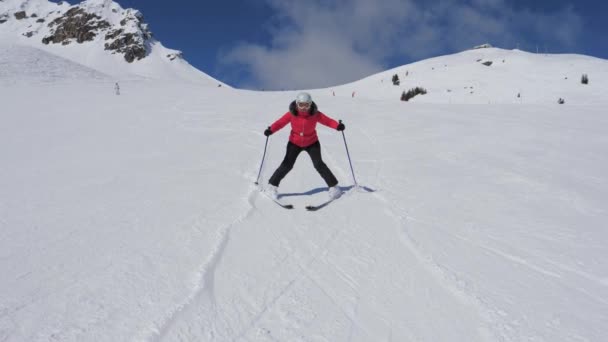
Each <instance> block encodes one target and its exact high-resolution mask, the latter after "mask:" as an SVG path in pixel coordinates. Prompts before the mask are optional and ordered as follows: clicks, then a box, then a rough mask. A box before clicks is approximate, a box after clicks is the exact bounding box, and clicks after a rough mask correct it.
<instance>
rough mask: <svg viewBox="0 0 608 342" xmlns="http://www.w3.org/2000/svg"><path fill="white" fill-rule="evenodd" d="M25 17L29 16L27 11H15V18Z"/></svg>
mask: <svg viewBox="0 0 608 342" xmlns="http://www.w3.org/2000/svg"><path fill="white" fill-rule="evenodd" d="M25 18H27V14H25V11H20V12H15V19H17V20H22V19H25Z"/></svg>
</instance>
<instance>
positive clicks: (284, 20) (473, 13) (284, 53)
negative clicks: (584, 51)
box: [220, 0, 582, 89]
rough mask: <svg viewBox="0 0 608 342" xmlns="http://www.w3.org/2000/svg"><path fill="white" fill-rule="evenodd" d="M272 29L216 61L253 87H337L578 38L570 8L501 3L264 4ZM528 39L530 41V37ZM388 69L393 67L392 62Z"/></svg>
mask: <svg viewBox="0 0 608 342" xmlns="http://www.w3.org/2000/svg"><path fill="white" fill-rule="evenodd" d="M267 2H268V4H269V5H270V7H271V8H272V9H273V10H274V11H275V15H276V17H277V18H278V25H277V26H275V27H273V28H271V29H270V30H269V33H270V34H271V36H272V41H271V42H269V43H268V44H267V45H255V44H247V43H245V44H243V43H241V44H238V45H236V46H234V47H233V48H232V49H231V50H230V51H228V52H227V53H224V54H222V56H221V57H220V58H221V59H222V62H223V63H224V65H226V66H228V67H230V66H234V65H240V66H243V67H245V69H246V70H247V71H248V73H249V74H250V76H251V82H252V84H254V85H256V86H257V87H259V88H270V89H296V88H297V89H303V88H316V87H323V86H331V85H336V84H342V83H346V82H349V81H354V80H356V79H359V78H362V77H365V76H368V75H370V74H373V73H375V72H379V71H381V70H384V69H386V68H387V66H388V64H389V61H391V60H395V59H397V58H398V59H399V60H404V63H403V64H405V63H406V62H407V61H408V60H416V59H420V58H425V57H429V56H432V55H437V54H441V53H451V52H454V51H459V50H463V49H466V48H470V47H472V46H474V45H478V44H481V43H486V42H489V43H492V44H495V45H497V46H501V44H503V45H502V46H504V45H505V44H510V45H511V46H504V47H505V48H513V47H515V44H516V43H521V44H522V45H523V44H531V43H532V42H534V41H535V40H538V39H543V40H545V43H546V42H550V43H552V44H553V43H554V44H561V45H565V46H569V45H570V44H572V43H573V42H574V41H575V40H576V37H578V36H579V35H580V34H581V30H582V21H581V18H580V17H579V16H578V15H577V14H576V13H574V12H573V11H572V10H571V9H570V8H568V9H565V10H559V11H554V12H550V13H548V14H541V13H535V12H531V11H529V10H519V11H518V10H515V9H514V8H512V7H510V6H509V5H508V4H507V2H506V1H505V0H471V1H469V2H468V3H465V2H462V1H456V0H436V1H433V0H429V1H425V2H420V1H415V0H383V1H377V2H376V1H370V0H331V1H327V0H326V1H320V0H309V1H296V0H267ZM531 35H533V36H534V38H530V37H531ZM392 66H394V65H392Z"/></svg>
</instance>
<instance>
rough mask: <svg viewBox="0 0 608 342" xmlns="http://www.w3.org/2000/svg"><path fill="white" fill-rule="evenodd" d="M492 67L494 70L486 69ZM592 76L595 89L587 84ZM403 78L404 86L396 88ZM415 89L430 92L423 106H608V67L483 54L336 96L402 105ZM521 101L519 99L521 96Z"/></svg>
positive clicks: (370, 81) (421, 65)
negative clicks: (396, 81)
mask: <svg viewBox="0 0 608 342" xmlns="http://www.w3.org/2000/svg"><path fill="white" fill-rule="evenodd" d="M486 62H492V64H491V65H490V66H486V65H485V64H483V63H486ZM583 74H587V75H588V77H589V83H588V84H586V85H584V84H581V77H582V75H583ZM393 75H397V76H398V77H399V80H400V85H399V86H395V85H393V83H392V82H391V81H392V78H393ZM415 87H422V88H424V89H426V90H427V91H428V93H427V94H426V95H423V96H420V95H419V96H417V97H415V98H414V99H412V100H411V101H413V102H420V103H485V104H487V103H538V104H541V103H542V104H551V103H556V102H557V100H558V99H559V98H563V99H564V100H565V101H566V104H607V103H608V97H607V96H606V91H605V90H606V88H608V61H607V60H604V59H598V58H594V57H589V56H583V55H571V54H563V55H556V54H533V53H529V52H524V51H520V50H504V49H499V48H483V49H472V50H467V51H463V52H461V53H457V54H453V55H447V56H440V57H436V58H431V59H427V60H423V61H420V62H416V63H412V64H408V65H404V66H401V67H398V68H394V69H391V70H387V71H385V72H381V73H378V74H376V75H373V76H370V77H367V78H365V79H362V80H360V81H357V82H353V83H350V84H346V85H343V86H338V87H332V88H328V89H324V91H325V93H331V92H332V91H333V92H335V93H336V96H348V97H350V96H352V93H353V92H355V96H357V97H365V98H375V99H383V100H384V99H387V100H399V99H400V97H401V94H402V92H404V91H406V92H407V91H408V90H410V89H412V88H415ZM518 95H519V96H518Z"/></svg>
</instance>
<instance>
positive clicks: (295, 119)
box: [270, 101, 338, 147]
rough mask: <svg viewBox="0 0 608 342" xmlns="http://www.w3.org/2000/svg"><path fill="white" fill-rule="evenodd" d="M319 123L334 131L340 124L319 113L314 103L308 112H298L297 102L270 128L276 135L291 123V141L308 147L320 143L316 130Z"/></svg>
mask: <svg viewBox="0 0 608 342" xmlns="http://www.w3.org/2000/svg"><path fill="white" fill-rule="evenodd" d="M317 122H318V123H321V124H323V125H325V126H327V127H331V128H333V129H336V128H338V122H337V121H336V120H334V119H332V118H330V117H329V116H327V115H325V114H323V113H321V112H320V111H318V110H317V105H316V104H315V103H314V102H313V103H312V105H311V106H310V110H309V111H308V112H302V111H298V109H297V107H296V102H295V101H293V102H292V103H291V105H289V112H287V113H285V114H284V115H283V116H281V117H280V118H279V119H278V120H277V121H275V122H274V123H273V124H272V125H271V126H270V130H271V131H272V133H274V132H276V131H278V130H280V129H281V128H283V127H285V125H287V124H288V123H291V133H290V134H289V141H291V142H292V143H294V144H296V145H298V146H300V147H307V146H310V145H312V144H314V143H316V142H317V141H319V137H318V136H317V129H316V128H317Z"/></svg>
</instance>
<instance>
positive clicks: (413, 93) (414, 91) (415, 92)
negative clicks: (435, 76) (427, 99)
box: [401, 87, 426, 101]
mask: <svg viewBox="0 0 608 342" xmlns="http://www.w3.org/2000/svg"><path fill="white" fill-rule="evenodd" d="M424 94H426V89H424V88H420V87H416V88H414V89H410V90H408V91H407V93H406V92H405V91H404V92H403V93H402V94H401V101H409V100H410V99H411V98H412V97H414V96H416V95H424Z"/></svg>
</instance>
